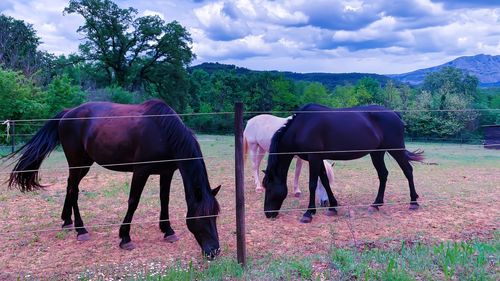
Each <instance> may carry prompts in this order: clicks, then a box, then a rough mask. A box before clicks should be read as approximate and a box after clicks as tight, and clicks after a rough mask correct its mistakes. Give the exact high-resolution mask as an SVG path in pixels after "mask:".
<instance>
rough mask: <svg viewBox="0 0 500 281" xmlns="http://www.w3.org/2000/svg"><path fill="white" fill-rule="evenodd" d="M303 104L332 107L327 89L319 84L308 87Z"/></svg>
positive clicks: (315, 83)
mask: <svg viewBox="0 0 500 281" xmlns="http://www.w3.org/2000/svg"><path fill="white" fill-rule="evenodd" d="M302 103H319V104H322V105H330V104H331V98H330V94H329V93H328V91H327V89H326V87H325V86H324V85H323V84H321V83H318V82H313V83H310V84H309V85H307V86H306V87H305V89H304V94H303V96H302Z"/></svg>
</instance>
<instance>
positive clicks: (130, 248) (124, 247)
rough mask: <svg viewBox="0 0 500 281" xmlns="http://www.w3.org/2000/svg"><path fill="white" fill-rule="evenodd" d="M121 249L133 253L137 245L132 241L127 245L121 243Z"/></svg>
mask: <svg viewBox="0 0 500 281" xmlns="http://www.w3.org/2000/svg"><path fill="white" fill-rule="evenodd" d="M120 248H122V249H123V250H127V251H132V250H133V249H135V245H134V242H132V241H130V242H127V243H120Z"/></svg>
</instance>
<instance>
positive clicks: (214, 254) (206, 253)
mask: <svg viewBox="0 0 500 281" xmlns="http://www.w3.org/2000/svg"><path fill="white" fill-rule="evenodd" d="M219 254H220V248H217V249H213V250H210V251H203V255H204V256H205V257H206V258H207V260H209V261H213V260H214V259H215V257H217V256H218V255H219Z"/></svg>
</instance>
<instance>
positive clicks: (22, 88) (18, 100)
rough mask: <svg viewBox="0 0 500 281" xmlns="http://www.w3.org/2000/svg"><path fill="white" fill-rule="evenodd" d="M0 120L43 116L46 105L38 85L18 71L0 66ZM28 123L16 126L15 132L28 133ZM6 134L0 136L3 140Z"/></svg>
mask: <svg viewBox="0 0 500 281" xmlns="http://www.w3.org/2000/svg"><path fill="white" fill-rule="evenodd" d="M0 100H1V101H2V102H1V103H0V120H18V119H34V118H45V117H47V116H48V114H47V112H48V110H47V106H46V104H45V103H44V97H43V94H42V91H41V90H40V88H39V87H37V86H35V85H34V83H33V81H32V80H31V78H27V77H26V76H24V75H23V74H22V73H20V72H15V71H12V70H4V69H2V68H0ZM32 129H33V128H31V127H30V126H29V124H27V123H25V124H23V126H17V128H16V133H30V132H31V130H32ZM5 141H6V136H5V135H2V136H1V137H0V142H5Z"/></svg>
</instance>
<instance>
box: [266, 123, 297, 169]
mask: <svg viewBox="0 0 500 281" xmlns="http://www.w3.org/2000/svg"><path fill="white" fill-rule="evenodd" d="M295 116H296V114H293V115H292V118H289V119H288V120H287V121H286V123H285V124H284V125H283V126H282V127H281V128H279V129H278V130H277V131H276V133H274V135H273V137H272V139H271V146H270V147H269V157H268V158H267V163H268V164H267V167H269V168H270V169H272V171H273V172H274V169H275V168H276V167H278V161H279V160H278V157H279V154H276V153H278V152H279V151H278V149H279V143H280V142H281V138H282V137H283V135H284V134H285V133H286V131H287V130H288V128H289V127H290V125H291V124H292V123H293V121H294V120H295ZM268 172H269V171H268Z"/></svg>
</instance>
